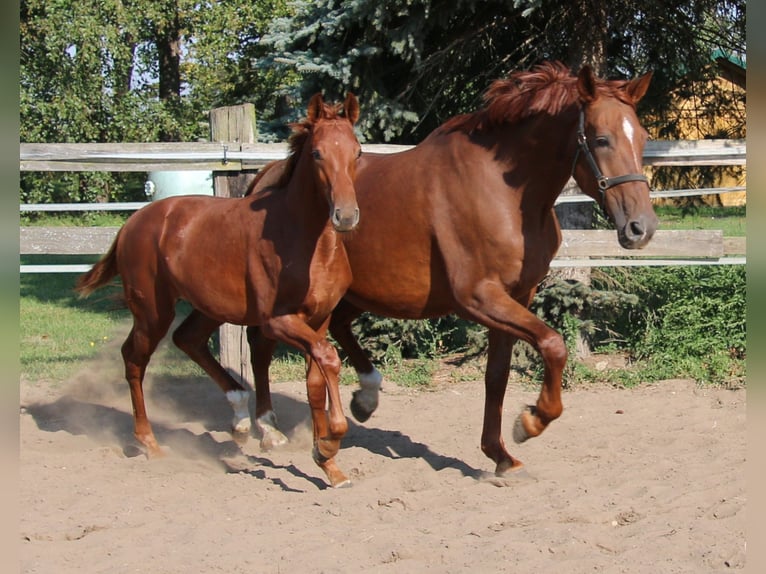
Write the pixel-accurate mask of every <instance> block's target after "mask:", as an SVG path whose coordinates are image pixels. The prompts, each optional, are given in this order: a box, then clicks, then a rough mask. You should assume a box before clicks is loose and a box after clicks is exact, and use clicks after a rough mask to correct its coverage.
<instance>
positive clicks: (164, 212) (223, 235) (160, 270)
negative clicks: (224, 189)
mask: <svg viewBox="0 0 766 574" xmlns="http://www.w3.org/2000/svg"><path fill="white" fill-rule="evenodd" d="M243 207H244V205H242V204H241V202H239V200H236V199H229V198H216V197H208V196H176V197H169V198H166V199H162V200H160V201H157V202H153V203H151V204H149V205H147V206H145V207H143V208H142V209H141V210H139V211H137V212H136V213H135V214H134V215H133V216H132V217H131V218H130V219H129V220H128V221H127V222H126V223H125V225H124V227H123V230H122V232H121V233H120V239H119V242H118V245H117V254H118V260H119V268H120V269H119V270H120V275H121V276H122V277H123V282H124V283H125V284H126V286H127V287H129V288H131V289H132V290H133V291H135V292H136V293H137V292H139V291H140V292H147V290H148V289H149V288H150V286H151V288H152V289H154V290H155V291H157V292H160V291H162V290H158V289H157V288H156V287H155V286H156V285H157V284H161V285H162V287H164V288H165V290H164V291H163V292H165V293H167V297H168V298H170V299H176V298H179V297H180V298H183V299H186V300H188V301H190V302H191V303H192V304H193V305H194V306H195V307H197V308H199V309H200V310H202V311H203V312H204V311H209V310H211V309H212V307H214V306H216V305H218V303H215V305H211V299H212V298H213V297H212V295H215V297H216V298H218V299H221V300H222V301H225V300H226V299H227V298H228V299H232V300H234V299H237V300H241V299H243V298H244V297H245V292H244V288H243V286H242V284H243V281H242V280H241V278H242V277H244V276H245V270H246V268H247V261H246V254H247V251H248V248H249V247H250V244H251V242H250V241H247V240H246V236H247V235H248V233H249V232H257V229H258V226H257V225H255V222H254V221H253V222H250V223H251V224H252V225H251V227H250V228H248V226H247V224H246V223H244V222H243V221H241V220H240V219H241V215H240V211H241V210H242V208H243ZM252 217H253V218H255V216H254V215H253V216H252ZM246 232H247V233H246ZM230 277H239V278H240V279H239V281H230V280H229V278H230ZM211 285H215V289H214V291H215V293H212V292H211V295H209V294H207V293H206V291H209V290H210V286H211Z"/></svg>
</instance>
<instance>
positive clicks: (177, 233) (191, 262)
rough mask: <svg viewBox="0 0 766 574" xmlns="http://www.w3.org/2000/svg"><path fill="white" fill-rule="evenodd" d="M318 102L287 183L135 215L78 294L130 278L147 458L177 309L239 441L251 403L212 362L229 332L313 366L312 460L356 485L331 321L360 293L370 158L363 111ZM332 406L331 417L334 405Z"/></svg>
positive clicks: (293, 154) (136, 394)
mask: <svg viewBox="0 0 766 574" xmlns="http://www.w3.org/2000/svg"><path fill="white" fill-rule="evenodd" d="M342 108H343V109H342V111H343V115H340V112H341V106H340V105H337V104H336V105H330V104H326V103H324V101H323V99H322V96H321V95H320V94H316V95H315V96H314V97H313V98H312V99H311V101H310V102H309V105H308V117H307V119H306V120H304V121H303V122H301V123H298V124H295V125H294V126H293V128H294V130H295V132H294V134H293V136H292V138H291V140H290V155H289V158H288V159H287V160H286V164H285V169H284V170H283V173H282V176H281V178H280V179H279V181H276V182H274V185H272V186H268V187H265V188H262V189H261V190H259V191H258V192H257V193H254V194H252V195H249V196H247V197H243V198H219V197H205V196H186V197H171V198H167V199H163V200H160V201H157V202H154V203H152V204H150V205H147V206H146V207H144V208H142V209H141V210H139V211H137V212H136V213H135V214H133V215H132V216H131V217H130V218H129V219H128V221H127V222H126V223H125V225H124V226H123V227H122V228H121V229H120V231H119V233H118V234H117V237H116V238H115V240H114V243H113V244H112V246H111V248H110V249H109V252H108V253H107V254H106V255H105V256H104V257H103V258H102V259H101V260H100V261H99V262H98V263H97V264H96V265H95V266H94V267H93V268H92V269H91V270H90V271H88V272H87V273H86V274H84V275H83V276H81V277H80V278H79V280H78V282H77V287H76V289H77V291H79V292H80V294H81V295H82V296H87V295H89V294H90V293H91V292H92V291H93V290H94V289H96V288H98V287H101V286H103V285H105V284H106V283H107V282H109V281H110V280H111V279H112V278H113V277H115V276H117V275H120V276H121V277H122V284H123V288H124V293H125V300H126V302H127V306H128V308H129V309H130V311H131V313H132V314H133V328H132V330H131V331H130V334H129V335H128V338H127V340H126V341H125V343H124V344H123V346H122V356H123V359H124V361H125V377H126V378H127V380H128V384H129V385H130V397H131V400H132V402H133V415H134V425H135V436H136V438H137V439H138V441H139V442H140V443H141V444H143V445H144V446H145V447H146V449H147V451H148V452H147V454H148V456H158V455H161V454H162V451H161V449H160V446H159V444H158V443H157V440H156V439H155V436H154V433H153V432H152V428H151V425H150V424H149V421H148V419H147V416H146V408H145V405H144V395H143V390H142V383H143V379H144V373H145V371H146V366H147V363H148V362H149V358H150V357H151V355H152V353H153V352H154V350H155V349H156V347H157V344H158V343H159V342H160V340H161V339H162V338H163V337H164V336H165V334H166V333H167V331H168V329H169V327H170V324H171V322H172V321H173V318H174V315H175V310H174V307H175V303H176V301H177V300H178V299H184V300H186V301H188V302H189V303H190V304H191V306H192V307H193V311H192V312H191V314H190V315H189V316H188V317H187V318H186V319H185V320H184V321H183V322H182V323H181V325H180V326H179V327H178V328H177V329H176V330H175V331H174V333H173V342H174V343H175V344H176V345H177V346H178V347H179V348H180V349H182V350H183V351H184V352H185V353H186V354H188V355H189V357H191V358H192V359H193V360H194V361H195V362H196V363H197V364H199V365H200V366H201V367H202V368H203V369H204V370H205V372H206V373H207V374H208V375H210V377H212V378H213V380H214V381H215V382H216V383H218V385H219V386H220V387H221V389H223V390H224V391H225V393H226V396H227V398H228V399H229V401H230V402H231V404H232V407H233V408H234V410H235V416H234V421H233V427H234V431H235V433H240V434H242V435H245V436H246V435H248V434H249V432H250V414H249V410H248V398H249V396H250V392H249V391H248V390H246V389H245V388H244V387H243V386H242V385H241V384H240V383H238V382H237V381H235V380H234V379H233V378H232V377H231V375H229V373H227V372H226V370H224V368H223V367H222V366H221V365H220V363H218V361H216V359H215V358H214V357H213V355H212V354H211V353H210V351H209V350H208V345H207V343H208V339H209V337H210V335H211V334H212V333H213V331H214V330H215V329H216V328H218V327H219V326H220V325H221V324H222V323H224V322H228V323H234V324H239V325H258V326H260V328H261V329H262V330H263V332H264V334H265V335H266V336H268V337H271V338H273V339H275V340H280V341H283V342H285V343H287V344H289V345H291V346H293V347H296V348H297V349H299V350H301V351H302V352H303V353H305V355H306V359H307V380H306V386H307V390H308V400H309V403H310V406H311V414H312V419H313V425H314V449H313V457H314V460H315V461H316V463H317V464H318V465H319V466H320V467H321V468H322V469H323V470H324V472H325V473H326V475H327V477H328V479H329V482H330V484H331V485H332V486H342V485H346V484H348V483H349V481H348V479H347V478H346V476H345V475H344V474H343V473H342V472H341V471H340V469H339V468H338V467H337V465H336V464H335V462H334V460H333V458H334V456H335V454H336V453H337V451H338V449H339V447H340V440H341V438H342V437H343V435H344V434H345V433H346V431H347V429H348V421H347V420H346V417H345V415H344V414H343V409H342V405H341V402H340V395H339V391H338V375H339V371H340V359H339V357H338V354H337V351H336V350H335V348H334V347H333V346H332V345H331V344H330V343H329V342H328V341H327V340H326V338H325V336H326V332H327V326H328V323H329V318H330V313H331V311H332V310H333V308H334V307H335V306H336V304H337V303H338V301H339V300H340V298H341V296H342V295H343V293H344V292H345V291H346V288H347V287H348V285H349V284H350V283H351V271H350V268H349V263H348V258H347V256H346V252H345V250H344V247H343V242H342V240H341V234H342V233H346V232H348V231H351V230H352V229H354V228H355V227H356V225H357V223H358V221H359V208H358V206H357V203H356V198H355V191H354V177H355V173H356V169H357V163H358V160H359V157H360V155H361V147H360V145H359V142H358V141H357V138H356V136H355V135H354V130H353V124H355V123H356V121H357V119H358V117H359V103H358V101H357V99H356V97H355V96H354V95H353V94H351V93H349V94H348V95H347V97H346V101H345V103H344V104H343V106H342ZM328 395H329V417H328V415H327V413H326V412H325V404H326V402H327V397H328Z"/></svg>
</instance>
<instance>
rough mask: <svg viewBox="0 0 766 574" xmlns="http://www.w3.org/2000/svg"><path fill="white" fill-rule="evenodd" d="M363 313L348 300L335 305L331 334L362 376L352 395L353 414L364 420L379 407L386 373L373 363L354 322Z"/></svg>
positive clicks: (359, 419) (359, 377)
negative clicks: (355, 332) (354, 326)
mask: <svg viewBox="0 0 766 574" xmlns="http://www.w3.org/2000/svg"><path fill="white" fill-rule="evenodd" d="M360 314H361V310H359V309H358V308H357V307H354V306H353V305H351V304H350V303H347V302H346V301H345V300H341V301H340V303H339V304H338V305H337V306H336V307H335V310H334V311H333V313H332V318H331V319H330V333H331V334H332V336H333V338H334V339H335V340H336V341H337V342H338V345H340V346H341V348H342V349H343V350H344V351H345V352H346V354H347V355H348V361H349V362H350V363H351V365H352V366H353V367H354V370H355V371H356V375H357V378H358V379H359V389H357V390H356V391H354V394H353V396H352V398H351V405H350V406H351V414H352V415H354V418H355V419H356V420H358V421H359V422H360V423H363V422H365V421H366V420H367V419H369V418H370V416H372V413H374V412H375V409H377V408H378V395H379V394H380V388H381V386H382V384H383V375H382V374H381V373H380V371H378V369H376V368H375V367H374V366H373V364H372V362H370V359H369V357H368V356H367V353H366V352H365V351H364V349H362V347H361V346H360V345H359V342H358V341H357V340H356V337H355V336H354V333H353V331H352V330H351V323H352V321H353V320H354V319H356V318H357V317H358V316H359V315H360Z"/></svg>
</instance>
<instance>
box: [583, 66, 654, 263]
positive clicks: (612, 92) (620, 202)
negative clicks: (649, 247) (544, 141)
mask: <svg viewBox="0 0 766 574" xmlns="http://www.w3.org/2000/svg"><path fill="white" fill-rule="evenodd" d="M650 80H651V73H648V74H645V75H644V76H642V77H640V78H637V79H635V80H631V81H614V80H612V81H606V80H599V79H597V78H595V77H594V75H593V72H592V70H591V69H590V67H587V66H586V67H584V68H582V69H581V70H580V73H579V74H578V77H577V91H578V94H579V99H580V110H581V111H580V118H579V124H578V126H579V127H578V136H577V137H578V151H577V156H576V157H575V166H574V177H575V179H576V180H577V183H578V185H579V186H580V188H581V189H582V190H583V191H584V192H585V193H587V194H588V195H590V196H591V197H593V198H594V199H596V201H598V202H599V203H600V204H601V206H602V207H603V208H604V210H605V211H606V212H607V213H608V214H609V216H610V217H611V219H612V221H613V222H614V225H615V227H616V228H617V235H618V239H619V241H620V244H621V245H622V246H623V247H625V248H627V249H637V248H640V247H643V246H644V245H646V243H647V242H648V241H649V240H650V239H651V238H652V235H654V232H655V230H656V229H657V224H658V221H657V216H656V215H655V213H654V208H653V207H652V203H651V200H650V198H649V184H648V182H647V179H646V177H644V175H643V174H642V168H641V166H642V156H643V152H644V144H645V143H646V140H647V132H646V130H645V129H644V128H643V127H642V126H641V124H640V123H639V121H638V117H637V116H636V103H637V102H638V101H639V100H640V99H641V98H642V97H643V96H644V94H645V93H646V90H647V88H648V87H649V81H650Z"/></svg>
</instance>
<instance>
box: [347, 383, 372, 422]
mask: <svg viewBox="0 0 766 574" xmlns="http://www.w3.org/2000/svg"><path fill="white" fill-rule="evenodd" d="M363 392H364V391H363V390H362V389H358V390H356V391H354V393H353V395H352V397H351V404H350V405H349V406H350V407H351V414H352V415H354V418H355V419H356V420H357V421H359V422H360V423H363V422H365V421H366V420H367V419H369V418H370V417H371V416H372V413H374V412H375V406H377V405H375V406H373V407H372V408H370V405H367V404H365V402H364V401H363V399H362V393H363Z"/></svg>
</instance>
